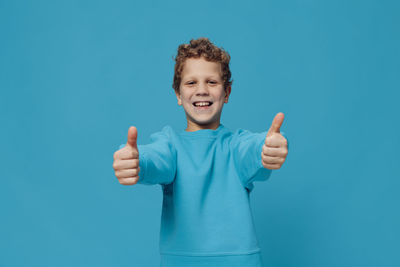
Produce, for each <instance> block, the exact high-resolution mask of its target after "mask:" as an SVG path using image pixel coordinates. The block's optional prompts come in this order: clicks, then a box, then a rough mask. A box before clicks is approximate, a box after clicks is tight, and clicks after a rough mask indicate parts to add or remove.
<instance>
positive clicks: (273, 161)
mask: <svg viewBox="0 0 400 267" xmlns="http://www.w3.org/2000/svg"><path fill="white" fill-rule="evenodd" d="M284 118H285V115H284V114H283V113H282V112H279V113H278V114H276V115H275V118H274V120H273V121H272V124H271V127H270V128H269V130H268V132H267V136H266V138H265V142H264V145H263V148H262V153H261V159H262V165H263V166H264V168H267V169H270V170H276V169H279V168H280V167H281V166H282V164H283V163H284V162H285V159H286V156H287V154H288V147H287V140H286V138H285V137H283V135H282V134H281V133H280V128H281V126H282V123H283V119H284Z"/></svg>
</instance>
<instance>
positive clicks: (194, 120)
mask: <svg viewBox="0 0 400 267" xmlns="http://www.w3.org/2000/svg"><path fill="white" fill-rule="evenodd" d="M181 76H182V80H181V84H180V89H179V90H180V92H179V93H177V92H175V93H176V97H177V99H178V105H181V106H183V108H184V110H185V113H186V119H187V129H186V131H188V132H192V131H197V130H200V129H214V130H215V129H217V128H218V126H219V124H220V118H221V113H222V107H223V106H224V103H228V99H229V94H230V92H231V88H230V87H228V88H227V90H226V92H225V90H224V85H223V80H222V72H221V64H220V63H216V62H210V61H207V60H205V59H204V58H202V57H201V58H188V59H186V60H185V63H184V67H183V70H182V75H181ZM197 102H210V104H211V105H210V106H195V103H197ZM207 104H208V103H207Z"/></svg>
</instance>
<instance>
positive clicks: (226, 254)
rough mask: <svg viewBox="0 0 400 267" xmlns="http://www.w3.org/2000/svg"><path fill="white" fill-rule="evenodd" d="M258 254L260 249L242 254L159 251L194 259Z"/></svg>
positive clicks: (163, 253) (162, 253) (164, 253)
mask: <svg viewBox="0 0 400 267" xmlns="http://www.w3.org/2000/svg"><path fill="white" fill-rule="evenodd" d="M258 252H260V249H259V248H257V249H254V250H249V251H243V252H241V251H240V252H191V251H161V252H160V254H161V255H176V256H195V257H197V256H198V257H203V256H209V257H215V256H232V255H249V254H254V253H258Z"/></svg>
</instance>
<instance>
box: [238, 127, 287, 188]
mask: <svg viewBox="0 0 400 267" xmlns="http://www.w3.org/2000/svg"><path fill="white" fill-rule="evenodd" d="M281 134H282V135H283V136H284V137H285V138H286V136H285V135H284V133H283V132H281ZM266 136H267V132H266V131H265V132H262V133H252V132H249V131H247V130H238V131H237V132H236V134H235V135H234V137H233V139H232V147H233V159H234V162H235V166H236V168H237V171H238V174H239V178H240V180H241V182H242V184H243V186H244V187H246V188H248V189H250V190H252V189H253V187H254V184H253V182H255V181H265V180H267V179H268V178H269V177H270V176H271V174H272V170H270V169H267V168H264V166H263V165H262V159H261V153H262V147H263V145H264V142H265V138H266ZM286 139H287V138H286Z"/></svg>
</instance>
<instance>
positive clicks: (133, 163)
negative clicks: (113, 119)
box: [113, 126, 140, 185]
mask: <svg viewBox="0 0 400 267" xmlns="http://www.w3.org/2000/svg"><path fill="white" fill-rule="evenodd" d="M113 168H114V171H115V176H117V178H118V181H119V182H120V184H123V185H134V184H136V183H137V181H138V180H139V171H140V168H139V150H138V148H137V129H136V127H134V126H131V127H130V128H129V130H128V142H127V143H126V146H124V147H123V148H121V149H120V150H118V151H116V152H115V153H114V163H113Z"/></svg>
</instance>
